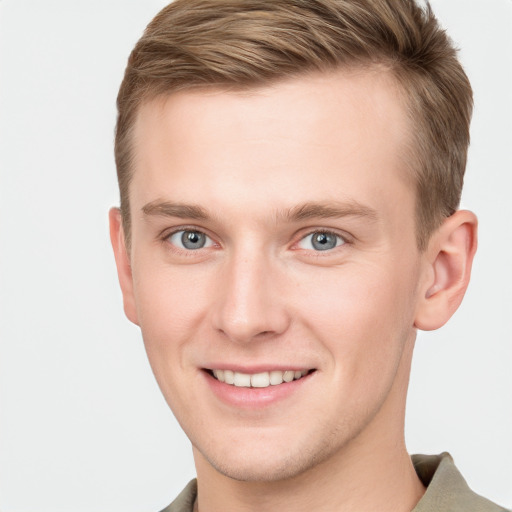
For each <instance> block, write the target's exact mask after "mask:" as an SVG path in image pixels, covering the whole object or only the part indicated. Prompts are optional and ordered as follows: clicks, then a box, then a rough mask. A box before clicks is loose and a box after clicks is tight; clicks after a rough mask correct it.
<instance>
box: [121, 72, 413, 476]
mask: <svg viewBox="0 0 512 512" xmlns="http://www.w3.org/2000/svg"><path fill="white" fill-rule="evenodd" d="M408 131H409V125H408V120H407V118H406V114H405V112H404V109H403V107H402V105H401V104H400V102H399V99H398V94H397V91H396V88H395V86H394V83H393V81H392V79H391V78H390V77H388V76H387V75H385V74H383V73H377V72H375V73H370V72H359V73H357V72H352V73H346V72H345V73H335V74H332V75H316V76H308V77H304V78H300V79H294V80H290V81H287V82H282V83H279V84H277V85H274V86H273V87H268V88H262V89H257V90H254V91H250V92H244V93H241V92H224V91H220V90H213V91H201V92H197V91H196V92H182V93H176V94H173V95H171V96H169V97H167V98H165V99H159V100H155V101H153V102H150V103H148V104H146V105H144V106H143V107H142V108H141V110H140V113H139V117H138V120H137V123H136V126H135V133H134V142H135V145H134V149H135V152H134V154H135V162H134V165H135V167H134V168H135V173H134V177H133V181H132V183H131V188H130V201H131V214H132V245H131V252H130V255H129V258H130V262H131V268H130V272H131V274H129V275H128V277H126V278H125V282H124V286H123V290H124V295H125V304H126V312H127V314H128V316H129V318H130V319H131V320H132V321H134V322H136V323H137V324H139V325H140V327H141V330H142V334H143V338H144V343H145V346H146V349H147V353H148V357H149V360H150V363H151V365H152V368H153V371H154V373H155V376H156V378H157V381H158V383H159V385H160V388H161V389H162V392H163V394H164V396H165V398H166V400H167V402H168V403H169V405H170V407H171V408H172V410H173V412H174V414H175V415H176V417H177V419H178V421H179V422H180V424H181V425H182V427H183V429H184V430H185V432H186V434H187V435H188V436H189V438H190V439H191V441H192V443H193V445H194V448H195V456H196V462H198V461H199V463H201V464H203V465H206V466H207V467H209V468H215V470H218V471H219V472H221V473H223V474H225V475H228V476H231V477H234V478H237V479H242V480H267V481H268V480H277V479H282V478H288V477H291V476H296V475H299V474H304V473H305V472H307V471H308V470H311V469H312V468H314V467H315V466H318V465H319V464H321V463H322V464H324V463H327V461H335V460H337V459H341V458H342V457H346V456H347V454H348V453H351V452H353V451H354V450H356V449H357V448H356V447H361V446H366V447H367V449H368V447H371V449H381V448H380V447H381V446H382V445H383V443H382V438H383V437H387V439H388V440H389V439H393V438H396V439H399V437H400V436H401V435H402V432H403V408H404V401H405V392H406V391H405V390H406V387H407V379H408V367H409V362H410V356H411V350H412V345H413V343H414V338H415V329H414V311H415V305H416V302H417V295H418V280H419V275H420V255H419V254H418V250H417V248H416V239H415V221H414V202H415V198H414V193H413V189H412V186H411V184H410V181H408V180H407V169H406V165H405V163H404V158H403V155H404V148H405V146H406V144H407V142H408V139H407V137H408V135H407V134H408ZM379 436H380V437H379ZM363 440H364V442H363Z"/></svg>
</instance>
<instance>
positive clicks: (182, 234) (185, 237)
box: [169, 230, 213, 251]
mask: <svg viewBox="0 0 512 512" xmlns="http://www.w3.org/2000/svg"><path fill="white" fill-rule="evenodd" d="M169 241H170V242H171V244H173V245H175V246H176V247H179V248H180V249H186V250H188V251H194V250H197V249H203V248H204V247H210V246H211V245H213V242H212V240H211V239H210V238H209V237H208V236H206V235H205V234H204V233H202V232H201V231H193V230H182V231H176V233H173V234H172V235H171V236H170V237H169Z"/></svg>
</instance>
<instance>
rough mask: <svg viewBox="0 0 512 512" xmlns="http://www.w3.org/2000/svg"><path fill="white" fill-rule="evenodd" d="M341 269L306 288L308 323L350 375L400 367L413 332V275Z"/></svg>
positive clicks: (305, 316) (380, 267) (403, 271)
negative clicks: (400, 359) (404, 346)
mask: <svg viewBox="0 0 512 512" xmlns="http://www.w3.org/2000/svg"><path fill="white" fill-rule="evenodd" d="M338 270H339V272H337V273H336V274H335V275H334V276H332V275H328V274H327V273H326V274H325V275H324V276H316V279H315V280H314V282H311V283H307V284H306V285H305V288H307V289H308V290H309V291H308V293H307V294H304V302H303V304H302V310H303V311H304V312H305V313H304V314H303V315H302V316H303V321H304V322H305V323H306V325H308V328H309V329H310V330H312V331H314V332H315V333H316V337H318V338H320V339H321V340H322V342H323V344H324V345H325V346H326V348H327V349H328V351H329V352H330V353H331V355H332V361H333V364H335V365H338V366H342V367H343V368H344V370H343V371H344V372H345V373H347V372H350V374H351V375H353V376H354V377H355V375H356V374H359V373H360V372H361V371H362V369H363V368H366V371H365V373H366V372H369V373H371V372H372V371H374V370H376V369H380V370H379V371H381V369H382V366H383V365H382V363H383V362H387V361H389V366H390V368H391V367H393V366H395V364H396V362H397V360H398V359H399V357H400V354H401V350H402V348H403V343H404V342H405V340H406V339H407V337H408V336H409V335H410V333H411V332H412V331H413V318H414V292H413V289H412V288H413V286H412V284H413V283H414V279H413V277H414V276H413V275H411V274H410V273H409V274H408V271H407V270H406V269H403V268H401V269H400V270H398V269H396V270H395V271H394V269H393V267H391V268H388V269H386V268H385V267H384V266H383V265H382V262H379V264H375V265H371V264H367V265H364V266H362V265H361V266H359V267H357V266H355V265H353V266H351V267H350V268H349V267H348V266H347V268H346V269H343V268H342V267H340V269H338ZM411 272H412V269H411Z"/></svg>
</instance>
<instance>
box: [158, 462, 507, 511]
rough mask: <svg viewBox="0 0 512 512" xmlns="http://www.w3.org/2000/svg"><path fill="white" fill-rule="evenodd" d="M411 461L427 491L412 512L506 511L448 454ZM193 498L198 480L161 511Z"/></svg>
mask: <svg viewBox="0 0 512 512" xmlns="http://www.w3.org/2000/svg"><path fill="white" fill-rule="evenodd" d="M412 462H413V464H414V469H415V470H416V473H417V474H418V477H419V479H420V480H421V481H422V482H423V485H424V486H425V487H426V488H427V490H426V491H425V494H424V495H423V496H422V498H421V499H420V501H419V502H418V503H417V505H416V506H415V507H414V509H413V510H412V512H507V510H506V509H504V508H502V507H500V506H498V505H496V504H494V503H492V502H491V501H489V500H487V499H485V498H482V496H479V495H478V494H476V493H474V492H473V491H472V490H471V489H470V488H469V487H468V484H467V483H466V481H465V480H464V478H463V476H462V475H461V474H460V472H459V471H458V469H457V468H456V467H455V464H454V462H453V459H452V457H451V455H450V454H449V453H442V454H441V455H413V456H412ZM196 496H197V481H196V480H195V479H194V480H191V481H190V482H189V483H188V485H187V486H186V487H185V489H183V491H182V492H181V493H180V495H179V496H178V497H177V498H176V499H175V500H174V501H173V502H172V503H171V504H170V505H169V506H168V507H166V508H164V509H163V510H162V511H161V512H192V511H193V508H194V502H195V500H196ZM509 512H510V511H509Z"/></svg>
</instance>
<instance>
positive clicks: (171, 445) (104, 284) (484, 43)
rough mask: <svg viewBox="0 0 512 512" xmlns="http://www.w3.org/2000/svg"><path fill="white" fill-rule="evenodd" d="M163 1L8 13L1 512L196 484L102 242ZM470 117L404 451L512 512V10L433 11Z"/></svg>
mask: <svg viewBox="0 0 512 512" xmlns="http://www.w3.org/2000/svg"><path fill="white" fill-rule="evenodd" d="M163 5H164V2H163V1H161V0H138V1H135V0H108V1H106V0H101V1H100V0H89V1H87V2H77V1H74V0H45V1H44V2H42V1H40V0H25V1H24V0H1V1H0V173H1V174H0V337H1V338H0V351H1V352H0V510H1V511H2V512H29V511H30V512H33V511H35V510H37V511H38V512H60V511H62V512H63V511H69V510H73V511H75V512H82V511H84V512H85V511H87V512H92V511H105V512H121V511H123V512H135V511H137V512H143V511H147V512H153V511H157V510H159V509H160V508H161V507H163V506H164V505H166V504H168V503H169V502H170V501H171V499H172V498H173V497H174V496H175V495H176V494H177V492H178V491H179V490H180V489H181V488H182V487H183V485H184V484H185V483H186V482H187V481H188V480H189V479H190V478H192V477H193V475H194V469H193V463H192V458H191V454H190V449H189V445H188V441H187V440H186V438H185V437H184V435H183V434H182V433H181V431H180V430H179V428H178V426H177V424H176V422H175V420H174V419H173V417H172V415H171V413H170V412H169V411H168V409H167V406H166V405H165V403H164V400H163V399H162V398H161V396H160V392H159V390H158V389H157V386H156V384H155V382H154V379H153V376H152V374H151V371H150V369H149V366H148V363H147V362H146V357H145V354H144V350H143V346H142V342H141V339H140V334H139V332H138V330H137V328H136V327H134V326H132V325H131V324H129V323H128V321H127V320H126V319H125V318H124V316H123V313H122V307H121V295H120V292H119V290H118V285H117V278H116V275H115V268H114V260H113V257H112V255H111V250H110V246H109V241H108V231H107V210H108V208H109V206H111V205H114V204H116V203H117V201H118V199H117V196H118V193H117V189H116V181H115V170H114V161H113V156H112V146H113V143H112V141H113V127H114V121H115V109H114V103H115V97H116V93H117V88H118V86H119V83H120V80H121V77H122V73H123V69H124V65H125V62H126V58H127V56H128V54H129V51H130V50H131V48H132V46H133V44H134V43H135V41H136V40H137V38H138V37H139V35H140V34H141V33H142V30H143V28H144V27H145V25H146V24H147V22H148V21H149V20H150V19H151V17H152V16H153V15H154V14H155V13H156V12H157V11H158V10H159V9H160V8H161V7H163ZM433 5H434V7H435V8H436V11H437V13H438V15H439V17H440V19H441V20H442V22H443V24H444V25H445V27H446V28H447V29H448V31H449V33H450V34H451V35H452V37H453V38H454V40H455V41H456V42H457V44H458V45H459V46H460V47H461V48H462V52H461V58H462V61H463V63H464V64H465V66H466V69H467V72H468V74H469V75H470V78H471V80H472V82H473V86H474V90H475V97H476V109H475V116H474V123H473V129H472V136H473V143H472V147H471V152H470V161H469V167H468V171H467V180H466V189H465V195H464V200H463V206H465V207H468V208H471V209H473V210H474V211H475V212H477V214H478V216H479V218H480V226H481V230H480V250H479V254H478V257H477V259H476V262H475V268H474V273H473V281H472V284H471V286H470V289H469V291H468V294H467V296H466V299H465V302H464V304H463V306H462V308H461V309H460V310H459V312H458V313H457V314H456V315H455V317H454V318H453V320H452V321H451V322H450V323H449V324H448V325H447V326H446V327H445V328H443V329H442V330H441V331H438V332H435V333H422V334H420V336H419V341H418V345H417V351H416V355H415V361H414V367H413V377H412V381H411V390H410V397H409V407H408V414H407V439H408V446H409V450H410V451H411V452H425V453H437V452H440V451H444V450H449V451H450V452H451V453H452V454H453V456H454V457H455V460H456V462H457V464H458V465H459V467H460V468H461V470H462V472H463V473H464V475H465V476H466V478H467V480H468V481H469V483H470V484H471V486H472V487H473V488H474V489H475V490H476V491H478V492H480V493H482V494H484V495H487V496H488V497H490V498H492V499H493V500H496V501H498V502H500V503H502V504H504V505H507V506H509V507H510V506H511V505H512V469H511V463H510V461H511V459H512V434H511V433H512V373H511V371H510V369H511V362H512V348H511V345H512V344H511V339H512V335H511V327H510V319H511V316H512V293H511V288H512V267H511V265H512V215H511V213H510V207H509V202H510V200H511V192H512V183H511V168H512V166H511V164H512V159H511V145H512V126H511V119H512V92H511V91H512V76H511V68H512V64H511V55H512V36H511V34H512V2H511V1H510V0H485V1H484V0H478V1H469V0H437V1H435V2H433Z"/></svg>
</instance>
